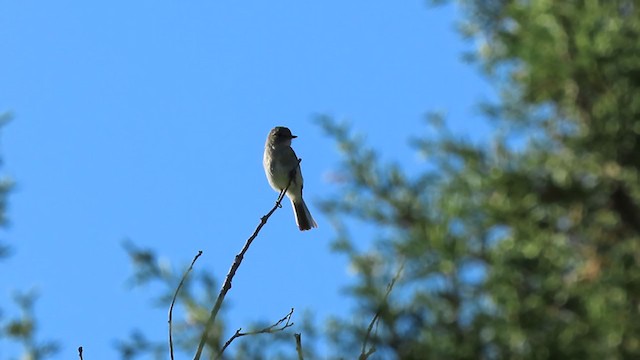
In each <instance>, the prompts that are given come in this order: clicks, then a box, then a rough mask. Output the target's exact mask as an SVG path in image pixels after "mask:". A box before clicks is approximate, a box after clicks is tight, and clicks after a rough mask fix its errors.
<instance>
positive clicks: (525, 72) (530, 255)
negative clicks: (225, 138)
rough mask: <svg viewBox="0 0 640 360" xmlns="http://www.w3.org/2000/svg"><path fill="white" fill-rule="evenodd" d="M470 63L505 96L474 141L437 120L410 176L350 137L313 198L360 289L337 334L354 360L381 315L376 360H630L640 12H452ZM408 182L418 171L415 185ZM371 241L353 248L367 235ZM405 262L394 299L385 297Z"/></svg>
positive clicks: (571, 6)
mask: <svg viewBox="0 0 640 360" xmlns="http://www.w3.org/2000/svg"><path fill="white" fill-rule="evenodd" d="M462 3H463V6H464V7H465V9H467V10H468V18H467V20H468V21H467V23H466V24H463V26H462V28H463V29H465V31H466V35H467V36H470V37H472V38H473V39H475V40H476V41H478V43H480V44H481V47H480V49H479V50H478V56H476V57H475V59H476V60H477V61H478V62H479V63H480V65H482V67H483V69H484V70H485V71H486V72H487V74H489V75H490V77H491V78H492V79H493V80H494V81H495V83H496V85H497V86H498V88H499V89H501V92H502V95H501V98H500V101H499V102H498V103H496V104H485V105H484V109H485V111H486V113H487V117H488V118H490V119H492V120H494V121H495V124H496V127H497V129H498V132H497V133H496V136H495V137H494V139H493V140H492V141H491V142H490V143H480V144H474V143H471V142H469V141H465V140H464V139H461V138H459V137H456V136H455V135H453V134H451V133H449V132H448V131H447V130H446V128H444V127H443V126H442V123H443V121H442V119H441V118H440V117H438V116H436V115H432V116H431V118H430V119H429V120H430V121H429V124H430V126H431V127H432V128H434V129H435V133H436V135H435V136H434V135H431V136H428V135H425V136H418V137H416V138H415V139H413V144H414V146H415V147H416V149H417V150H418V151H420V152H421V153H423V154H424V155H425V157H426V159H427V160H426V162H425V163H424V164H423V165H422V167H423V168H424V171H423V172H422V173H421V174H419V175H413V176H409V175H407V173H408V171H407V170H405V169H403V168H401V166H400V165H398V164H393V163H392V164H384V163H382V162H381V161H379V155H378V154H377V153H376V151H375V150H374V149H372V148H368V147H366V146H365V144H363V143H362V142H361V141H360V140H358V137H357V136H353V135H351V134H350V131H349V129H348V128H347V127H346V126H344V125H340V124H337V123H336V122H334V121H332V120H331V119H326V118H324V119H320V124H321V125H322V127H323V128H324V129H325V131H326V132H327V133H328V134H330V135H331V136H332V137H334V138H335V139H336V140H337V142H338V145H339V148H340V149H341V150H342V151H343V154H344V162H343V165H342V166H343V169H342V171H343V172H342V177H341V180H342V181H341V183H340V184H341V188H340V190H339V192H338V193H337V194H335V196H333V197H331V198H330V199H328V200H327V201H325V202H324V210H325V212H326V213H327V214H328V215H329V216H331V218H332V219H333V221H334V223H335V224H336V229H338V232H339V235H338V238H337V240H336V242H335V248H336V249H337V250H338V251H340V252H342V253H344V254H345V255H346V256H348V257H349V258H350V259H351V262H352V265H353V268H354V269H355V270H356V272H357V274H358V280H357V281H356V283H355V284H354V285H353V286H352V288H351V294H352V296H353V297H354V298H355V299H357V301H358V304H359V306H358V309H357V312H356V315H355V318H353V319H334V320H333V321H332V323H331V326H332V332H333V339H334V341H335V344H336V347H337V348H340V349H341V353H342V354H343V355H345V354H349V355H348V356H350V357H355V354H356V353H355V351H356V349H358V348H359V346H358V344H359V343H361V342H362V341H363V339H364V337H365V332H366V329H367V324H368V321H369V320H370V319H371V318H372V317H373V316H374V314H375V313H376V312H378V311H380V310H382V312H381V313H382V316H381V322H380V326H379V328H378V330H377V332H376V334H375V337H374V340H375V342H376V344H375V345H376V348H377V349H378V352H377V353H376V355H377V356H379V357H380V358H400V359H424V358H432V359H456V358H457V359H477V358H487V359H507V358H508V359H548V358H562V359H565V358H566V359H575V358H580V359H582V358H588V359H603V358H607V359H632V358H640V340H638V339H640V266H639V264H640V176H639V170H640V91H639V90H640V71H639V69H640V42H638V41H637V39H638V38H640V13H639V12H640V9H639V8H638V5H637V3H636V2H634V1H596V0H593V1H586V0H585V1H553V0H534V1H508V0H489V1H463V2H462ZM411 173H415V171H411ZM345 219H357V220H358V221H359V223H366V224H369V225H371V224H375V225H376V226H377V227H378V228H379V230H380V231H379V232H378V234H379V235H378V238H377V239H376V241H375V242H374V243H373V245H372V246H371V248H369V249H364V250H359V249H357V247H356V245H355V244H356V243H362V239H361V238H360V237H361V236H362V235H360V234H361V232H358V231H353V233H355V234H358V235H354V236H351V235H349V233H350V231H349V230H350V228H351V226H350V224H353V222H352V221H350V220H349V221H345ZM400 263H405V264H406V266H405V274H404V276H403V277H402V279H400V281H399V282H398V284H397V285H396V290H394V292H393V293H392V294H391V298H390V300H389V301H388V302H383V301H381V299H382V297H381V294H382V293H383V292H384V289H385V286H386V284H387V283H388V282H389V279H390V277H391V276H392V274H393V272H394V268H396V267H397V266H398V264H400Z"/></svg>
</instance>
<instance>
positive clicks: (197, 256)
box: [169, 250, 202, 360]
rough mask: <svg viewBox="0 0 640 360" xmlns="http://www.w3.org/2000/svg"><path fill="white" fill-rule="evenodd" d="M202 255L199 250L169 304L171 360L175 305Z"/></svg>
mask: <svg viewBox="0 0 640 360" xmlns="http://www.w3.org/2000/svg"><path fill="white" fill-rule="evenodd" d="M200 255H202V250H200V251H198V254H197V255H196V256H195V257H194V258H193V261H191V266H189V268H188V269H187V271H185V272H184V275H182V279H180V284H178V288H176V292H175V293H174V294H173V299H172V300H171V306H169V353H170V354H171V360H173V336H172V326H173V306H174V305H175V304H176V299H177V298H178V292H180V289H181V288H182V285H184V281H185V280H186V279H187V275H189V272H191V270H193V264H195V263H196V260H198V258H199V257H200Z"/></svg>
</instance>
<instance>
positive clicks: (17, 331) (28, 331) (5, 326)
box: [0, 291, 58, 360]
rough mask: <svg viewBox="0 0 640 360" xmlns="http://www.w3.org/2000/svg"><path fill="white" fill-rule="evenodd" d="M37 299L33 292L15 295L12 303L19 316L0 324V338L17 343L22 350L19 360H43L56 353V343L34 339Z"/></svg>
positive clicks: (36, 327) (36, 323)
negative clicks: (18, 309) (15, 306)
mask: <svg viewBox="0 0 640 360" xmlns="http://www.w3.org/2000/svg"><path fill="white" fill-rule="evenodd" d="M37 298H38V296H37V295H36V293H35V292H34V291H30V292H26V293H22V294H21V293H19V294H16V295H15V297H14V301H15V302H16V304H17V305H18V307H19V308H20V311H21V314H20V316H18V317H15V318H13V319H8V320H7V321H3V322H2V323H0V337H5V338H7V339H9V340H10V341H14V342H17V343H19V344H20V345H21V346H22V348H23V353H22V356H21V357H20V358H21V359H25V360H43V359H46V358H48V357H50V356H52V355H54V354H55V353H57V352H58V344H57V343H56V342H53V341H39V340H37V339H36V331H37V329H38V322H37V320H36V317H35V311H34V307H35V302H36V299H37Z"/></svg>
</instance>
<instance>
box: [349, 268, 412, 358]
mask: <svg viewBox="0 0 640 360" xmlns="http://www.w3.org/2000/svg"><path fill="white" fill-rule="evenodd" d="M403 269H404V261H403V262H402V263H401V264H400V267H399V268H398V271H397V272H396V275H395V276H394V277H393V279H391V281H390V282H389V284H388V285H387V292H386V293H385V294H384V299H383V300H382V304H380V306H379V308H378V311H377V312H376V314H375V315H374V316H373V319H371V323H370V324H369V327H368V328H367V334H366V335H365V337H364V341H363V342H362V350H361V351H360V356H359V357H358V359H359V360H366V359H368V358H369V356H371V354H373V353H374V352H376V347H375V345H374V346H372V347H371V348H369V350H367V343H368V342H369V338H370V337H371V331H372V330H373V327H374V326H376V332H377V328H378V323H379V322H380V315H381V314H382V309H383V308H384V305H386V304H387V300H388V299H389V294H391V290H393V286H394V285H395V284H396V281H398V279H399V278H400V275H401V274H402V270H403Z"/></svg>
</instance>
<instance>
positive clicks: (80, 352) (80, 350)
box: [78, 346, 83, 360]
mask: <svg viewBox="0 0 640 360" xmlns="http://www.w3.org/2000/svg"><path fill="white" fill-rule="evenodd" d="M78 356H80V360H83V359H82V346H80V347H78Z"/></svg>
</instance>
